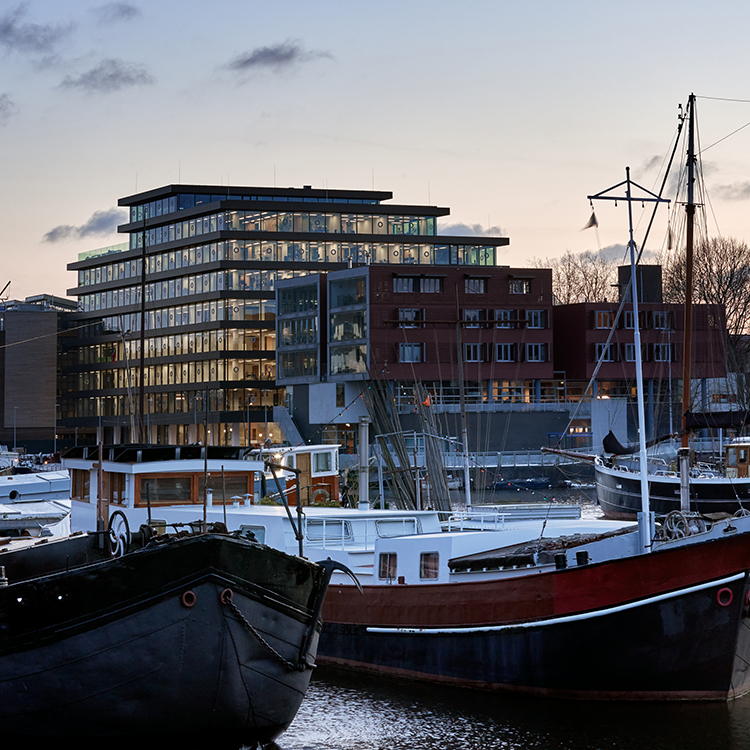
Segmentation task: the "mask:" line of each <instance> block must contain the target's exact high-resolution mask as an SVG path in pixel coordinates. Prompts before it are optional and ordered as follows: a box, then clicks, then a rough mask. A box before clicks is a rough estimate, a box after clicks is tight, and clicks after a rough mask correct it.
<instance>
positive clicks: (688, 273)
mask: <svg viewBox="0 0 750 750" xmlns="http://www.w3.org/2000/svg"><path fill="white" fill-rule="evenodd" d="M687 170H688V173H687V204H686V205H685V211H686V213H687V227H686V232H685V330H684V332H683V336H684V338H683V361H682V447H683V448H687V447H688V445H689V441H688V432H687V429H686V427H687V416H686V414H687V412H688V410H689V409H690V360H691V357H692V352H691V349H692V329H693V224H694V221H695V195H694V192H693V188H694V184H695V94H690V96H689V97H688V151H687Z"/></svg>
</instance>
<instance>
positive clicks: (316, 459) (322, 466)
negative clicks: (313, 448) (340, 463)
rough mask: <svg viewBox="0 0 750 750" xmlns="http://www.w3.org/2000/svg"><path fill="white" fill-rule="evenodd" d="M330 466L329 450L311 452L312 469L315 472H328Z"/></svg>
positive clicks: (331, 463)
mask: <svg viewBox="0 0 750 750" xmlns="http://www.w3.org/2000/svg"><path fill="white" fill-rule="evenodd" d="M332 466H333V462H332V460H331V453H330V451H324V452H322V453H313V471H314V472H315V473H316V474H330V472H331V469H332Z"/></svg>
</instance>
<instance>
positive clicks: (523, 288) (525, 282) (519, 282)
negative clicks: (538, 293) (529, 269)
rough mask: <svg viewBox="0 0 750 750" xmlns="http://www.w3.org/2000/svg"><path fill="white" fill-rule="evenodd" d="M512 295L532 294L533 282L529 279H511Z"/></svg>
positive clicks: (510, 289)
mask: <svg viewBox="0 0 750 750" xmlns="http://www.w3.org/2000/svg"><path fill="white" fill-rule="evenodd" d="M509 282H510V288H509V291H510V293H511V294H531V281H530V280H529V279H509Z"/></svg>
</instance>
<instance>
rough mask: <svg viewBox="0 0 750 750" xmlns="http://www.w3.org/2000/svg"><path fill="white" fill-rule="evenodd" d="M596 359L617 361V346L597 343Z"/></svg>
mask: <svg viewBox="0 0 750 750" xmlns="http://www.w3.org/2000/svg"><path fill="white" fill-rule="evenodd" d="M596 360H597V362H599V361H601V362H614V361H615V346H614V344H597V345H596Z"/></svg>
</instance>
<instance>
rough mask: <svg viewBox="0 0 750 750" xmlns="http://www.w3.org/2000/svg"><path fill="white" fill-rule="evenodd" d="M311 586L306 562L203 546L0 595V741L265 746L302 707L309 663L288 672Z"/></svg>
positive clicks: (315, 578)
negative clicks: (201, 741)
mask: <svg viewBox="0 0 750 750" xmlns="http://www.w3.org/2000/svg"><path fill="white" fill-rule="evenodd" d="M3 561H4V560H3V559H2V557H0V563H1V562H3ZM9 567H10V570H8V574H9V577H10V578H11V581H12V580H13V579H12V565H11V566H9ZM324 585H325V584H324V583H323V575H322V571H321V570H320V569H319V568H318V567H317V566H315V565H312V564H310V563H307V562H306V561H302V560H298V559H296V558H292V557H289V556H287V555H284V554H283V553H279V552H275V551H273V550H269V549H267V548H265V547H261V546H259V545H251V544H249V543H245V542H244V541H242V540H237V539H232V538H229V537H221V536H218V535H215V536H213V535H210V536H207V537H196V538H192V539H184V540H181V541H179V542H177V543H174V544H171V545H166V546H164V547H161V548H157V549H144V550H141V551H138V552H135V553H132V554H129V555H126V556H125V557H123V558H119V559H117V560H111V561H104V562H98V563H93V564H89V565H84V566H82V567H80V568H77V569H72V570H70V571H69V572H67V573H56V574H53V575H50V576H46V577H42V578H31V579H28V580H26V581H25V582H19V583H17V584H12V585H10V586H8V587H7V588H5V589H0V616H1V617H2V621H1V625H2V627H1V628H0V728H2V730H3V731H4V732H10V733H14V734H24V735H39V736H56V737H62V736H69V737H77V738H82V737H112V736H118V737H123V736H133V737H136V736H151V737H153V736H154V735H159V734H172V733H178V732H185V731H186V730H187V729H188V728H189V730H190V731H191V733H194V734H195V735H196V736H197V735H198V734H203V733H204V734H207V735H211V736H213V737H215V738H217V739H222V738H223V739H230V738H231V739H234V740H236V741H238V742H240V741H241V742H245V743H254V742H259V741H262V742H265V741H269V740H272V739H273V738H274V737H276V736H278V735H279V734H280V733H281V732H282V731H283V730H284V729H285V728H286V727H287V726H288V725H289V724H290V722H291V721H292V719H293V718H294V716H295V714H296V712H297V709H298V707H299V705H300V703H301V701H302V699H303V697H304V695H305V691H306V689H307V686H308V683H309V680H310V675H311V667H310V664H309V663H307V664H304V666H303V667H302V668H301V669H300V670H297V669H295V668H294V667H293V666H291V665H296V664H297V663H298V662H299V660H300V654H301V651H302V650H303V648H304V644H305V643H306V642H307V641H308V636H310V642H309V645H310V649H309V652H308V654H309V660H310V661H311V660H312V659H313V658H314V656H315V653H316V650H317V639H318V635H319V633H318V628H317V624H318V623H317V622H315V621H313V619H312V618H313V617H314V615H313V610H314V608H315V603H316V599H317V597H318V596H319V595H321V593H322V591H321V586H322V587H324ZM226 590H229V591H231V597H232V602H233V604H234V605H235V606H236V607H237V609H238V610H239V611H240V612H241V613H242V615H243V616H244V618H245V619H246V620H247V621H248V623H250V624H251V625H252V627H253V628H255V629H256V633H253V632H251V630H250V629H249V628H248V626H247V625H246V624H244V623H243V622H241V621H240V619H239V618H238V616H237V614H236V612H235V611H234V609H233V608H232V607H231V605H229V604H227V603H226V602H227V599H228V596H229V595H228V594H226V593H224V594H223V596H222V592H225V591H226ZM261 639H262V640H261ZM263 641H264V642H265V643H264V642H263ZM284 660H285V661H286V662H288V664H285V663H284Z"/></svg>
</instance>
